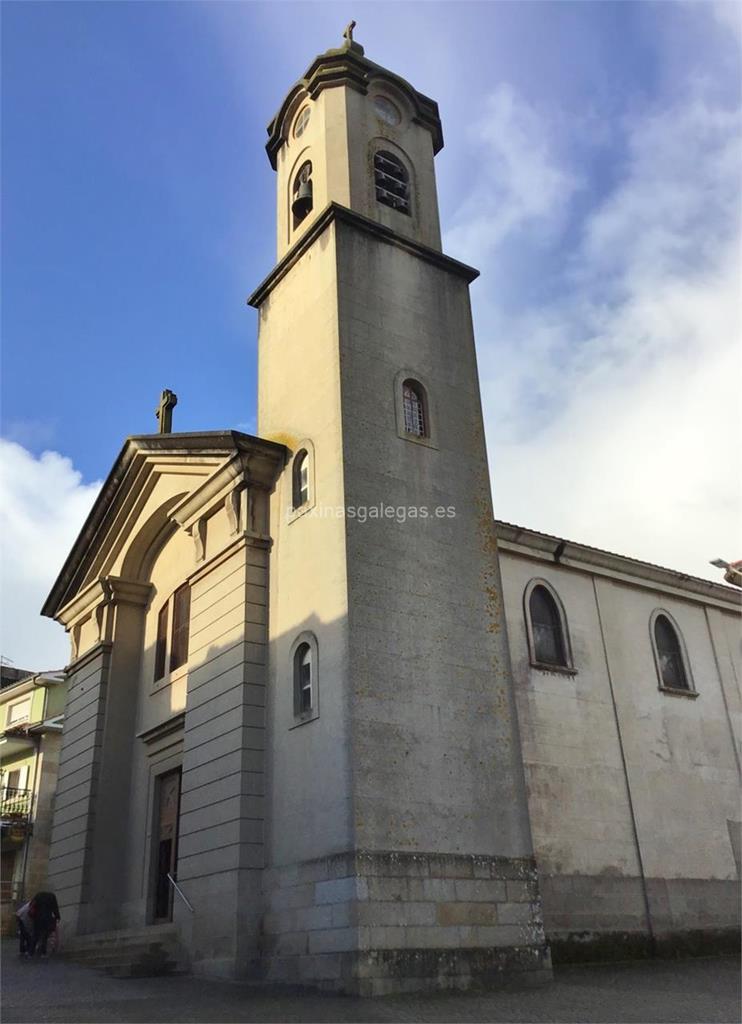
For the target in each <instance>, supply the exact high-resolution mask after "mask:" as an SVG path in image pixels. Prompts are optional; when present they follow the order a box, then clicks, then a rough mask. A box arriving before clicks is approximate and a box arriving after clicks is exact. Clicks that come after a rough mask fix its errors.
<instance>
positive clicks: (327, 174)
mask: <svg viewBox="0 0 742 1024" xmlns="http://www.w3.org/2000/svg"><path fill="white" fill-rule="evenodd" d="M354 25H355V23H354V22H351V23H350V25H348V27H347V28H346V30H345V33H344V42H343V45H342V46H340V47H339V48H337V49H332V50H328V51H327V52H326V53H323V54H322V55H321V56H319V57H316V58H315V59H314V61H313V62H312V64H311V65H310V66H309V68H308V69H307V71H306V73H305V75H304V77H303V78H301V79H300V80H299V81H298V82H297V83H296V84H295V85H294V86H293V88H292V89H291V90H290V92H289V94H288V95H287V96H286V99H285V100H284V101H283V103H282V104H281V108H280V110H279V111H278V113H277V114H276V116H275V117H274V118H273V120H272V121H271V123H270V125H269V126H268V135H269V139H268V143H267V146H266V149H267V151H268V156H269V158H270V161H271V165H272V167H273V168H274V170H276V171H277V175H278V180H277V189H278V194H277V199H278V211H277V225H278V252H277V256H278V259H281V257H282V256H283V255H284V254H285V253H286V252H287V250H288V249H290V248H291V247H292V246H293V245H294V243H295V242H297V241H298V240H299V238H300V237H301V236H302V235H303V234H304V232H305V231H306V230H307V229H308V228H309V227H310V225H311V224H312V223H313V221H314V220H315V219H316V218H317V216H318V215H319V214H320V213H321V212H322V211H323V210H324V209H325V208H326V207H327V205H328V204H329V203H332V202H334V203H338V204H339V205H341V206H345V207H347V208H348V209H350V210H353V211H354V212H355V213H359V214H362V215H363V216H365V217H368V218H370V219H371V220H375V221H377V222H379V223H381V224H383V225H385V226H386V227H388V228H391V229H392V230H393V231H395V232H396V233H398V234H400V235H404V236H407V237H410V238H412V239H414V240H415V241H417V242H421V243H422V244H423V245H426V246H428V247H429V248H431V249H437V250H440V248H441V233H440V223H439V218H438V199H437V195H436V186H435V169H434V166H433V157H434V156H435V154H436V153H437V152H438V151H439V150H440V149H441V148H442V147H443V133H442V130H441V122H440V118H439V116H438V104H437V103H435V102H434V100H431V99H429V98H428V97H427V96H424V95H423V94H422V93H419V92H417V90H416V89H414V88H413V87H412V86H411V85H410V84H409V82H406V81H405V80H404V79H403V78H400V76H399V75H396V74H393V73H392V72H391V71H387V70H386V69H385V68H383V67H380V66H379V65H378V64H374V63H373V61H370V60H368V58H366V57H365V56H364V52H363V47H362V46H361V45H360V43H358V42H356V41H355V40H354V39H353V28H354Z"/></svg>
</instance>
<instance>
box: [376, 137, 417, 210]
mask: <svg viewBox="0 0 742 1024" xmlns="http://www.w3.org/2000/svg"><path fill="white" fill-rule="evenodd" d="M374 184H375V186H376V201H377V202H379V203H383V204H384V206H391V208H392V209H393V210H399V212H400V213H407V214H409V212H410V175H409V173H408V171H407V168H406V167H405V165H404V164H403V163H402V161H401V160H400V159H399V157H397V156H395V155H394V153H388V152H387V151H386V150H383V149H381V150H379V151H378V153H375V154H374Z"/></svg>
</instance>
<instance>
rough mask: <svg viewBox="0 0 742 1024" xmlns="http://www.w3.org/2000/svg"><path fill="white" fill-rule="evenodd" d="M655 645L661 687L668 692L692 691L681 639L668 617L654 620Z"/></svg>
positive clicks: (659, 616) (662, 616) (664, 616)
mask: <svg viewBox="0 0 742 1024" xmlns="http://www.w3.org/2000/svg"><path fill="white" fill-rule="evenodd" d="M654 643H655V650H656V652H657V668H658V670H659V676H660V685H661V686H665V687H667V689H668V690H690V683H689V682H688V675H687V673H686V671H685V664H684V659H683V650H682V647H681V646H680V637H679V636H678V634H677V631H676V630H675V627H674V626H673V624H672V623H671V622H670V620H669V619H668V618H667V616H666V615H658V616H657V617H656V619H655V620H654Z"/></svg>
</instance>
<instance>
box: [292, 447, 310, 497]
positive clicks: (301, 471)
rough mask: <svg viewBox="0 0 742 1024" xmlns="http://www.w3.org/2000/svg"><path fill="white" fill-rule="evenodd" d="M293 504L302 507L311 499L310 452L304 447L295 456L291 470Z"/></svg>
mask: <svg viewBox="0 0 742 1024" xmlns="http://www.w3.org/2000/svg"><path fill="white" fill-rule="evenodd" d="M291 493H292V504H293V506H294V508H295V509H297V508H301V507H302V505H306V504H307V502H308V501H309V452H308V451H307V450H306V448H303V449H302V450H301V451H300V452H297V454H296V455H295V457H294V466H293V469H292V471H291Z"/></svg>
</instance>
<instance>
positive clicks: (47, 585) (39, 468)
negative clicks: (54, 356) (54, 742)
mask: <svg viewBox="0 0 742 1024" xmlns="http://www.w3.org/2000/svg"><path fill="white" fill-rule="evenodd" d="M99 489H100V483H97V482H96V483H92V484H84V483H83V482H82V477H81V475H80V473H79V472H77V470H75V469H74V467H73V465H72V463H71V462H70V460H69V459H67V458H65V457H64V456H62V455H60V454H59V453H58V452H51V451H48V452H44V453H43V454H42V455H41V457H40V458H36V457H35V456H33V455H32V454H31V453H30V452H29V451H27V450H26V449H25V448H23V447H22V446H21V445H19V444H16V443H14V442H11V441H6V440H3V439H0V510H1V511H0V530H1V531H2V533H1V534H0V536H2V542H1V543H2V591H1V594H2V654H3V655H4V656H5V657H7V658H10V659H12V661H13V663H14V664H15V665H16V667H18V668H27V669H31V670H34V671H41V670H46V669H53V668H60V667H62V666H63V665H66V664H67V662H68V661H69V644H68V640H67V636H66V634H65V632H64V630H63V629H62V627H61V626H59V625H57V624H56V623H54V622H52V621H51V620H49V619H42V618H40V615H39V612H40V609H41V606H42V604H43V602H44V599H45V598H46V596H47V594H48V593H49V590H50V589H51V586H52V584H53V582H54V580H55V578H56V576H57V573H58V572H59V570H60V569H61V568H62V563H63V562H64V560H65V558H66V557H67V554H68V553H69V550H70V547H71V546H72V544H73V542H74V540H75V537H76V536H77V534H78V532H79V530H80V528H81V526H82V524H83V521H84V519H85V516H86V515H87V513H88V512H89V510H90V508H91V506H92V504H93V501H94V499H95V496H96V495H97V493H98V491H99Z"/></svg>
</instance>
